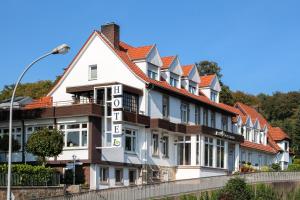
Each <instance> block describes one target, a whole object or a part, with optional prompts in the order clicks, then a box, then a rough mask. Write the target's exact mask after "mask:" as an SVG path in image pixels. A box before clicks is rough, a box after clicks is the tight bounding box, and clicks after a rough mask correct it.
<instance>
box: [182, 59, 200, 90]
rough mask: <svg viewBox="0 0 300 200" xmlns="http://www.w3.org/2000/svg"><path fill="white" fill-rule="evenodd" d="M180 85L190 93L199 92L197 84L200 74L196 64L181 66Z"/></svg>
mask: <svg viewBox="0 0 300 200" xmlns="http://www.w3.org/2000/svg"><path fill="white" fill-rule="evenodd" d="M182 71H183V74H182V78H181V87H182V88H184V89H186V90H187V91H189V92H190V93H193V94H196V95H198V94H199V88H198V84H199V83H200V76H199V73H198V70H197V67H196V65H194V64H192V65H186V66H182Z"/></svg>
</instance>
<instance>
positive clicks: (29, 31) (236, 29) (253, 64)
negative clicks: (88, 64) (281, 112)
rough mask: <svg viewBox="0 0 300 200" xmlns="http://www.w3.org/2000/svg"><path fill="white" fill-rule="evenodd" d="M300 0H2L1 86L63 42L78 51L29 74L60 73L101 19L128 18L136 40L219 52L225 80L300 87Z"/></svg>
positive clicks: (168, 50)
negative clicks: (35, 59)
mask: <svg viewBox="0 0 300 200" xmlns="http://www.w3.org/2000/svg"><path fill="white" fill-rule="evenodd" d="M299 8H300V1H297V0H294V1H289V0H286V1H279V0H251V1H250V0H246V1H240V0H237V1H232V0H226V1H221V0H210V1H200V0H195V1H156V0H152V1H138V0H136V1H133V0H132V1H131V0H127V1H116V0H115V1H106V2H104V1H67V0H65V1H62V0H52V1H37V0H27V1H21V0H19V1H16V0H10V1H8V0H5V1H1V2H0V69H1V73H0V88H2V87H3V86H4V85H6V84H10V83H13V82H15V80H16V78H17V76H18V74H19V73H20V72H21V71H22V69H23V68H24V67H25V66H26V65H27V64H28V63H30V62H31V61H32V60H33V59H34V58H36V57H38V56H39V55H41V54H43V53H45V52H47V51H48V50H51V49H52V48H53V47H55V46H56V45H58V44H61V43H67V44H69V45H70V46H71V48H72V49H71V52H70V53H69V54H67V55H64V56H61V55H59V56H52V57H49V58H47V59H45V60H43V61H42V62H40V63H39V64H37V65H36V66H35V67H34V68H33V69H32V70H31V71H30V72H29V73H28V74H27V75H26V77H25V79H24V82H33V81H37V80H44V79H52V80H53V79H54V78H55V77H56V75H59V74H61V73H62V69H63V68H65V67H66V66H67V65H68V64H69V63H70V61H71V60H72V58H73V57H74V55H75V54H76V52H77V51H78V50H79V49H80V47H81V46H82V45H83V43H84V42H85V40H86V39H87V37H88V36H89V34H90V33H91V32H92V31H93V30H95V29H98V28H99V27H100V26H101V24H104V23H106V22H111V21H114V22H116V23H118V24H119V25H120V26H121V39H122V40H124V41H126V42H128V43H129V44H132V45H136V46H138V45H147V44H153V43H155V44H157V46H158V48H159V51H160V54H161V55H162V56H166V55H176V54H177V55H179V57H180V60H181V63H182V64H190V63H194V62H196V61H201V60H212V61H216V62H218V63H219V65H220V66H221V67H222V69H223V70H222V73H223V75H224V76H223V82H225V84H227V85H229V86H230V88H231V89H233V90H242V91H245V92H248V93H252V94H258V93H261V92H264V93H269V94H271V93H272V92H274V91H284V92H286V91H292V90H299V89H300V78H299V74H300V65H299V62H300V61H299V58H300V54H299V53H300V51H299V50H300V25H299V20H300V12H299Z"/></svg>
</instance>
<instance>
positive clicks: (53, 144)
mask: <svg viewBox="0 0 300 200" xmlns="http://www.w3.org/2000/svg"><path fill="white" fill-rule="evenodd" d="M63 146H64V140H63V135H62V133H61V132H60V131H59V130H57V129H54V130H49V129H47V128H45V129H40V130H37V131H35V132H33V133H32V134H31V136H30V137H29V139H28V141H27V144H26V150H27V152H29V153H32V154H34V155H36V156H39V157H40V159H41V160H42V162H43V164H45V161H46V158H47V157H54V156H58V155H59V154H60V153H61V152H62V150H63Z"/></svg>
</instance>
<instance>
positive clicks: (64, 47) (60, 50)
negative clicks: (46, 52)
mask: <svg viewBox="0 0 300 200" xmlns="http://www.w3.org/2000/svg"><path fill="white" fill-rule="evenodd" d="M69 50H70V47H69V46H68V45H66V44H62V45H59V46H58V47H56V48H54V49H53V50H52V52H51V53H52V54H66V53H68V52H69Z"/></svg>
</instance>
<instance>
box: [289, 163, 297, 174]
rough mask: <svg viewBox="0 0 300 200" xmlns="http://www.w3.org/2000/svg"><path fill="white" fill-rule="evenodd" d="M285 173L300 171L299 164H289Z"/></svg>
mask: <svg viewBox="0 0 300 200" xmlns="http://www.w3.org/2000/svg"><path fill="white" fill-rule="evenodd" d="M287 171H290V172H295V171H300V164H290V165H289V166H288V168H287Z"/></svg>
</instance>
